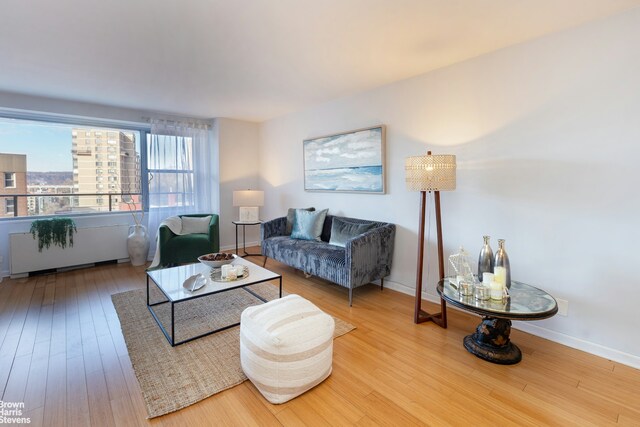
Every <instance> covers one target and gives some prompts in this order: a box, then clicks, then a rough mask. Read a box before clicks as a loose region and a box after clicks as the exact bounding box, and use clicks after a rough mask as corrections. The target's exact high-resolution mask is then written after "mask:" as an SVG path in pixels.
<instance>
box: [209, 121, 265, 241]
mask: <svg viewBox="0 0 640 427" xmlns="http://www.w3.org/2000/svg"><path fill="white" fill-rule="evenodd" d="M216 127H217V129H218V138H219V141H218V142H219V150H220V247H221V248H224V249H227V250H228V249H235V244H236V236H235V232H236V229H235V226H234V225H233V223H232V221H234V220H237V219H238V208H237V207H233V192H234V191H235V190H247V189H252V190H256V189H259V188H258V130H259V125H258V124H257V123H253V122H245V121H242V120H233V119H224V118H220V119H216ZM261 213H262V212H261ZM240 230H241V229H240V228H239V229H238V233H239V235H238V239H239V241H240V242H239V245H240V246H242V235H241V234H240V233H241V231H240ZM245 232H246V238H245V240H246V243H247V246H249V245H255V244H258V242H259V240H260V228H259V227H258V226H249V227H246V230H245Z"/></svg>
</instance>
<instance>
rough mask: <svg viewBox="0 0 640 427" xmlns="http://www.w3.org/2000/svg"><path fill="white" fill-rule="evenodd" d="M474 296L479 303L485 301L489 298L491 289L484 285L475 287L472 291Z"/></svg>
mask: <svg viewBox="0 0 640 427" xmlns="http://www.w3.org/2000/svg"><path fill="white" fill-rule="evenodd" d="M474 295H475V297H476V299H477V300H479V301H487V300H488V299H489V298H491V288H490V287H488V286H484V285H476V286H475V289H474Z"/></svg>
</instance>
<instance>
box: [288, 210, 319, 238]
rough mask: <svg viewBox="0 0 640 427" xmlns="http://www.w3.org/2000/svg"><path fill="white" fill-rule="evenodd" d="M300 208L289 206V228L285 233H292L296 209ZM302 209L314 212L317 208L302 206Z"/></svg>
mask: <svg viewBox="0 0 640 427" xmlns="http://www.w3.org/2000/svg"><path fill="white" fill-rule="evenodd" d="M297 210H298V209H296V208H289V210H288V211H287V228H286V231H285V234H286V235H287V236H288V235H290V234H291V230H293V221H294V219H295V217H296V211H297ZM300 210H303V211H309V212H313V211H315V210H316V208H313V207H312V208H301V209H300Z"/></svg>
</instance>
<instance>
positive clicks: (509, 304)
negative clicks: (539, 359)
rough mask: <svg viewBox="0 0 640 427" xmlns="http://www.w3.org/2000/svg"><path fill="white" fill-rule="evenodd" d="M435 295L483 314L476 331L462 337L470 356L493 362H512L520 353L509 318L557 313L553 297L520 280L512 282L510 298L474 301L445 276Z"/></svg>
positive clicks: (517, 318)
mask: <svg viewBox="0 0 640 427" xmlns="http://www.w3.org/2000/svg"><path fill="white" fill-rule="evenodd" d="M436 289H437V291H438V294H440V295H441V296H442V298H444V299H445V300H446V301H447V302H448V303H449V304H451V305H454V306H456V307H459V308H462V309H463V310H467V311H471V312H473V313H476V314H479V315H481V316H483V319H482V322H480V324H479V325H478V327H477V328H476V331H475V332H474V333H473V334H471V335H467V336H466V337H465V338H464V347H465V348H466V349H467V350H468V351H469V352H470V353H471V354H473V355H475V356H478V357H480V358H481V359H484V360H487V361H489V362H493V363H499V364H502V365H513V364H515V363H518V362H520V360H522V352H521V351H520V349H519V348H518V347H517V346H516V345H515V344H513V343H512V342H511V340H510V339H509V335H510V334H511V320H540V319H546V318H549V317H552V316H553V315H555V314H556V313H557V312H558V304H557V303H556V300H555V299H554V298H553V297H552V296H551V295H549V294H548V293H546V292H545V291H543V290H541V289H538V288H536V287H533V286H531V285H527V284H525V283H522V282H516V281H514V280H512V281H511V288H510V289H509V295H510V297H509V298H506V299H504V300H503V301H496V300H486V301H480V300H477V299H476V298H475V297H474V296H473V295H470V296H462V295H460V293H459V292H458V289H457V288H456V287H455V286H454V285H452V284H451V282H450V281H449V279H447V278H445V279H443V280H440V282H438V286H437V288H436Z"/></svg>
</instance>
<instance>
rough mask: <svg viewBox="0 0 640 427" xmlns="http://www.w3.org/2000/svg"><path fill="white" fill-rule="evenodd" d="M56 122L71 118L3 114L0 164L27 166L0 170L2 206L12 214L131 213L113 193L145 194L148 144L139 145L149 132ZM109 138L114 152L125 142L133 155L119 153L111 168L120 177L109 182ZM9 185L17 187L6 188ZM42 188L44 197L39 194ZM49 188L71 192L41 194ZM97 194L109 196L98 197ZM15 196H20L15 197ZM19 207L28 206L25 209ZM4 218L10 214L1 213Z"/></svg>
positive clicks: (0, 120) (55, 190) (0, 121)
mask: <svg viewBox="0 0 640 427" xmlns="http://www.w3.org/2000/svg"><path fill="white" fill-rule="evenodd" d="M57 120H67V119H66V118H65V119H58V118H55V121H54V120H53V119H52V118H49V117H41V116H38V120H25V119H22V118H7V117H2V116H0V164H10V165H20V164H24V165H25V166H24V169H25V170H20V168H19V167H17V168H14V169H13V170H11V172H7V171H6V169H5V170H4V171H3V170H1V169H0V179H2V178H4V186H0V209H4V210H5V211H7V212H10V213H9V216H11V215H12V214H13V213H14V212H17V213H18V215H21V216H31V215H56V214H61V215H69V214H74V215H75V214H95V213H101V212H105V213H108V212H110V211H120V210H126V211H128V210H129V207H128V206H127V205H126V204H123V203H116V202H113V200H114V199H113V196H109V194H120V193H121V192H124V193H132V194H134V195H136V196H137V197H140V195H141V193H142V190H143V189H144V191H145V192H146V187H144V185H146V184H143V183H144V182H145V181H146V174H145V175H144V177H145V178H144V179H143V175H142V170H144V164H145V162H144V160H143V159H144V158H145V157H144V156H145V154H144V153H143V150H146V144H144V143H143V144H141V138H144V139H143V140H142V141H145V140H146V134H147V130H145V129H132V128H122V129H120V128H109V127H105V126H104V125H96V126H91V125H86V124H82V125H77V124H74V123H62V122H59V121H57ZM99 138H102V149H101V153H94V151H97V149H99V147H98V145H99V142H98V139H99ZM107 139H108V140H109V141H113V144H111V145H109V147H111V148H113V149H114V150H115V151H116V152H117V151H118V150H120V147H121V146H124V145H123V144H125V143H126V150H127V152H128V153H129V156H128V157H126V159H127V160H126V162H125V161H119V158H118V157H117V156H114V158H113V159H111V161H110V162H109V169H110V170H112V171H113V175H115V176H118V177H119V178H116V179H114V180H109V182H108V183H107V174H106V170H107V168H106V163H107V158H106V157H107V150H106V146H107V144H106V143H107ZM9 153H11V154H9ZM23 177H24V178H23ZM119 182H123V183H124V182H126V183H127V186H126V188H122V189H121V188H120V186H119V185H118V183H119ZM5 188H12V189H15V190H12V191H11V192H8V191H5ZM43 189H48V190H43ZM38 191H40V195H39V196H36V194H38V193H37V192H38ZM48 192H52V193H54V192H55V193H59V194H68V195H72V196H64V197H51V196H44V197H43V196H42V194H46V193H48ZM32 193H33V196H32V195H31V194H32ZM96 193H102V194H105V196H101V197H96V196H95V194H96ZM13 194H18V196H16V197H17V199H15V198H14V196H13ZM8 196H11V197H8ZM110 197H111V200H110ZM3 199H4V200H5V201H3ZM14 204H15V206H14ZM21 206H25V208H24V211H23V210H22V209H23V208H22V207H21ZM31 206H34V207H36V208H34V209H32V208H30V207H31ZM141 206H142V205H141V204H138V205H137V206H136V207H137V208H141ZM0 216H6V214H5V215H3V212H2V211H0Z"/></svg>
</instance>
